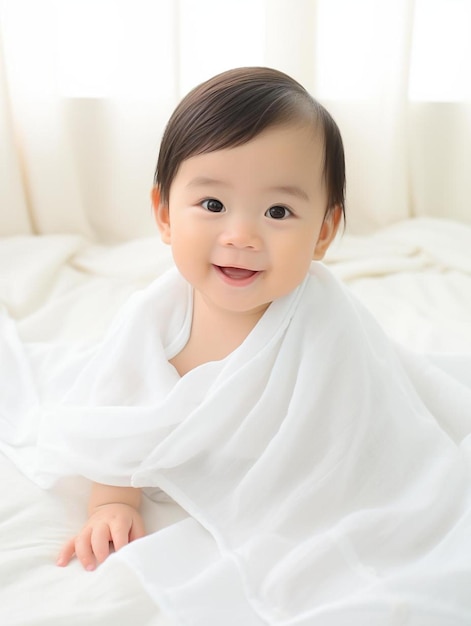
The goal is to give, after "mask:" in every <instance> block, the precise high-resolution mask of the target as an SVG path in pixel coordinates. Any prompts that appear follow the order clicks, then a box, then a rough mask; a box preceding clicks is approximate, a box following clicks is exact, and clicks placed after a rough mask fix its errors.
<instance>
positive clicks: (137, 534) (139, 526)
mask: <svg viewBox="0 0 471 626" xmlns="http://www.w3.org/2000/svg"><path fill="white" fill-rule="evenodd" d="M145 534H146V529H145V527H144V522H143V521H142V518H141V517H140V516H136V517H134V520H133V524H132V527H131V532H130V533H129V541H134V540H135V539H140V538H141V537H144V535H145Z"/></svg>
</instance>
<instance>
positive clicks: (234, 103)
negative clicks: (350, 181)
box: [154, 67, 345, 220]
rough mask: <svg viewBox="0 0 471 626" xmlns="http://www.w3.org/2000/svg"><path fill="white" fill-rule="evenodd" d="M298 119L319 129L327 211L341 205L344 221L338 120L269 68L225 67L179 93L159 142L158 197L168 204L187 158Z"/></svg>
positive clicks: (300, 88) (340, 142)
mask: <svg viewBox="0 0 471 626" xmlns="http://www.w3.org/2000/svg"><path fill="white" fill-rule="evenodd" d="M296 121H299V122H305V123H310V124H312V126H313V127H314V128H317V127H320V129H321V131H322V133H323V139H324V179H325V183H326V187H327V206H326V212H328V211H329V210H331V209H333V208H334V207H335V206H339V207H341V209H342V213H343V217H344V220H345V157H344V150H343V142H342V137H341V135H340V131H339V129H338V126H337V124H336V123H335V121H334V120H333V118H332V116H331V115H330V113H329V112H328V111H327V110H326V109H325V108H324V107H323V106H322V105H321V104H320V103H319V102H318V101H317V100H315V99H314V98H313V97H312V96H311V95H310V94H309V93H308V92H307V91H306V89H304V87H303V86H302V85H301V84H300V83H298V82H297V81H295V80H294V79H293V78H291V77H290V76H288V75H287V74H284V73H283V72H280V71H278V70H274V69H271V68H267V67H242V68H237V69H233V70H229V71H227V72H223V73H222V74H218V75H217V76H214V77H213V78H211V79H209V80H207V81H206V82H204V83H202V84H201V85H198V86H197V87H195V88H194V89H193V90H192V91H190V92H189V93H188V94H187V95H186V96H185V97H184V98H183V100H182V101H181V102H180V104H179V105H178V106H177V108H176V109H175V111H174V112H173V114H172V116H171V117H170V120H169V122H168V124H167V126H166V128H165V131H164V134H163V137H162V142H161V145H160V152H159V158H158V161H157V168H156V171H155V176H154V185H155V186H157V187H158V188H159V190H160V196H161V200H162V202H163V203H165V204H166V203H168V200H169V195H170V187H171V184H172V182H173V180H174V178H175V176H176V174H177V171H178V169H179V167H180V165H181V164H182V163H183V161H185V160H186V159H189V158H190V157H192V156H195V155H197V154H204V153H207V152H214V151H216V150H223V149H225V148H231V147H235V146H240V145H242V144H244V143H247V142H248V141H250V140H251V139H253V138H254V137H256V136H257V135H258V134H259V133H261V132H262V131H263V130H265V129H267V128H269V127H271V126H276V125H281V124H285V123H289V122H296Z"/></svg>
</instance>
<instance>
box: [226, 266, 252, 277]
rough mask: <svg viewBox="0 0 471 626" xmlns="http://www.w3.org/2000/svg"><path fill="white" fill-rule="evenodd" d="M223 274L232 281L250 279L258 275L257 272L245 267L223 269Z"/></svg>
mask: <svg viewBox="0 0 471 626" xmlns="http://www.w3.org/2000/svg"><path fill="white" fill-rule="evenodd" d="M220 270H221V272H222V273H223V274H224V275H225V276H227V277H228V278H232V280H242V279H244V278H250V277H251V276H253V275H254V274H256V273H257V272H256V270H249V269H246V268H244V267H221V268H220Z"/></svg>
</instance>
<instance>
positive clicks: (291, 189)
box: [269, 185, 309, 201]
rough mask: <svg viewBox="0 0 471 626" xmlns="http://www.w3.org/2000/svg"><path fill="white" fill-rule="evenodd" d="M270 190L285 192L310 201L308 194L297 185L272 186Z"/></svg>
mask: <svg viewBox="0 0 471 626" xmlns="http://www.w3.org/2000/svg"><path fill="white" fill-rule="evenodd" d="M269 191H274V192H275V193H285V194H288V195H290V196H294V197H296V198H301V200H306V201H309V196H308V194H307V193H306V192H305V191H304V189H302V188H301V187H298V186H297V185H277V186H276V187H270V189H269Z"/></svg>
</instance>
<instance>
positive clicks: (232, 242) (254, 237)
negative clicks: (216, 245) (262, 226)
mask: <svg viewBox="0 0 471 626" xmlns="http://www.w3.org/2000/svg"><path fill="white" fill-rule="evenodd" d="M221 243H222V245H224V246H233V247H234V248H254V249H255V248H259V247H260V233H259V229H258V227H257V225H256V223H255V220H253V219H250V218H241V217H238V218H233V219H231V220H228V221H227V223H226V225H225V228H224V230H223V232H222V233H221Z"/></svg>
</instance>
